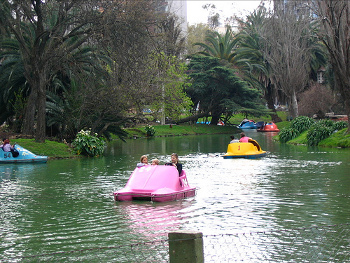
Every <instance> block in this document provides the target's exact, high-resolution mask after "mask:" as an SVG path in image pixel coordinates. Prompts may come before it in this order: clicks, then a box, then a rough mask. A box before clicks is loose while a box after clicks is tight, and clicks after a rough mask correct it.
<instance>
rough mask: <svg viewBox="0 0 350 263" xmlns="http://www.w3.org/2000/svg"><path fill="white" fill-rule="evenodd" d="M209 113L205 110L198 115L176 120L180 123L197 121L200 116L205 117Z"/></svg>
mask: <svg viewBox="0 0 350 263" xmlns="http://www.w3.org/2000/svg"><path fill="white" fill-rule="evenodd" d="M208 115H209V112H203V113H199V114H196V115H192V116H189V117H186V118H183V119H181V120H178V121H177V122H176V124H180V123H186V122H190V121H197V120H198V119H199V118H203V117H206V116H208Z"/></svg>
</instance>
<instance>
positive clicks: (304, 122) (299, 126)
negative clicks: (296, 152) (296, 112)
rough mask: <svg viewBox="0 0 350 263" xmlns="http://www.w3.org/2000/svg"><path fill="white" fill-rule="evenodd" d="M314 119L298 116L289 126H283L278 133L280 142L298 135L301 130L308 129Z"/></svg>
mask: <svg viewBox="0 0 350 263" xmlns="http://www.w3.org/2000/svg"><path fill="white" fill-rule="evenodd" d="M314 122H315V121H314V120H313V119H312V118H309V117H306V116H299V117H297V118H295V119H294V120H292V122H291V125H290V127H288V128H284V129H282V130H281V131H280V133H279V140H280V142H283V143H285V142H287V141H290V140H292V139H294V138H296V137H298V136H299V135H300V134H301V133H302V132H304V131H306V130H308V129H309V128H310V127H311V125H312V124H313V123H314Z"/></svg>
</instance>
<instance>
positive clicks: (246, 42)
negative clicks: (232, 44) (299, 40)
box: [236, 6, 281, 122]
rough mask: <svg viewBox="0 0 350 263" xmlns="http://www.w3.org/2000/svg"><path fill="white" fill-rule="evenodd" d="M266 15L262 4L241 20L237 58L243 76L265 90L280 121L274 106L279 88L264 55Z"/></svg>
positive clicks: (272, 116) (273, 116)
mask: <svg viewBox="0 0 350 263" xmlns="http://www.w3.org/2000/svg"><path fill="white" fill-rule="evenodd" d="M266 17H267V12H266V8H265V7H263V6H260V7H259V8H257V9H256V10H255V11H254V12H253V13H251V14H250V15H249V16H247V19H246V21H240V23H241V31H240V33H239V34H238V35H237V39H238V42H239V48H237V50H236V60H237V62H238V65H239V67H240V68H241V69H242V72H243V73H244V77H243V78H244V79H245V80H246V81H248V82H249V83H250V84H251V85H252V86H253V87H256V88H259V89H260V90H262V91H263V93H264V98H265V100H266V102H267V106H268V108H269V109H270V111H271V113H270V115H271V118H272V120H273V121H274V122H279V121H281V119H280V118H279V117H278V115H277V112H276V109H275V106H274V98H275V97H276V96H277V90H276V87H275V85H274V84H273V81H272V79H271V67H270V65H269V63H268V61H267V60H266V59H265V57H264V54H265V52H266V47H265V45H264V39H263V38H262V36H261V29H262V28H263V26H264V23H265V20H266Z"/></svg>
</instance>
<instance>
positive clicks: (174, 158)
mask: <svg viewBox="0 0 350 263" xmlns="http://www.w3.org/2000/svg"><path fill="white" fill-rule="evenodd" d="M165 165H173V166H175V167H176V169H177V171H178V172H179V176H180V175H181V173H182V164H181V163H179V156H178V155H177V153H173V154H171V163H166V164H165Z"/></svg>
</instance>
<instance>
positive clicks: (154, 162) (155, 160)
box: [151, 159, 159, 165]
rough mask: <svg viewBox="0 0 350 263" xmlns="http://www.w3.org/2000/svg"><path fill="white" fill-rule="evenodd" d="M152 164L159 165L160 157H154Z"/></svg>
mask: <svg viewBox="0 0 350 263" xmlns="http://www.w3.org/2000/svg"><path fill="white" fill-rule="evenodd" d="M151 164H152V165H158V164H159V160H158V159H153V160H152V163H151Z"/></svg>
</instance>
